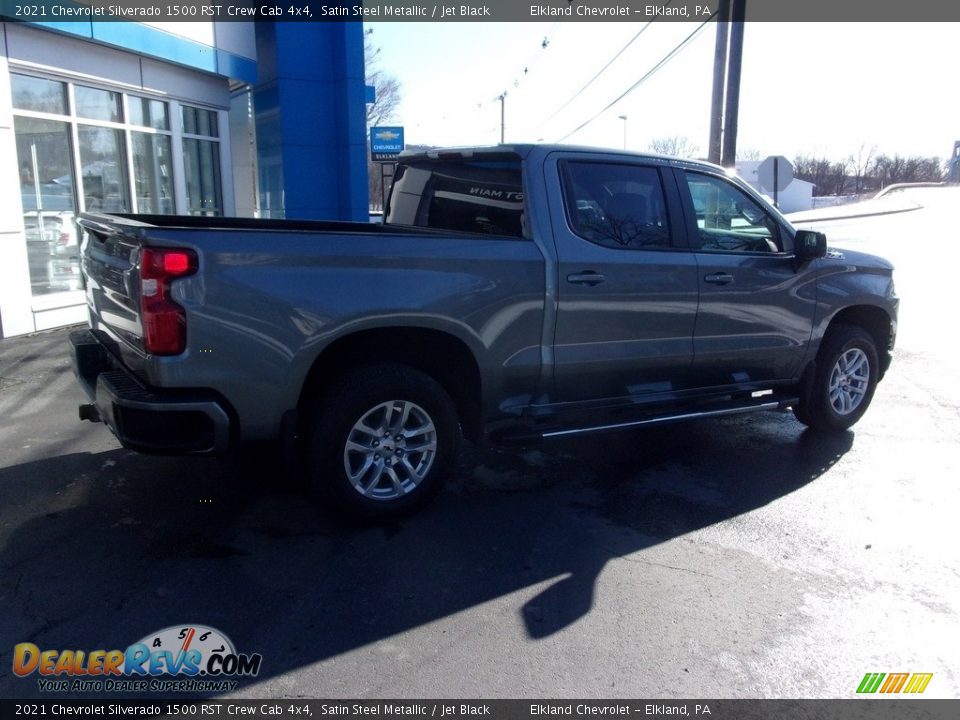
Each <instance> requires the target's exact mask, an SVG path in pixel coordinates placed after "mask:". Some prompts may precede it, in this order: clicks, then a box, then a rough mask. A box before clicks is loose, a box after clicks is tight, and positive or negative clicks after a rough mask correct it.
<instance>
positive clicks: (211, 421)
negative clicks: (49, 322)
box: [70, 330, 231, 455]
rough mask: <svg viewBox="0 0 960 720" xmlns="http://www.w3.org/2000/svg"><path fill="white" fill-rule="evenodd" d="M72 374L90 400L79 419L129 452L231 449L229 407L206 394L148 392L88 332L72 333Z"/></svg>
mask: <svg viewBox="0 0 960 720" xmlns="http://www.w3.org/2000/svg"><path fill="white" fill-rule="evenodd" d="M70 344H71V346H72V348H73V352H72V361H73V371H74V373H75V374H76V376H77V380H78V381H79V382H80V386H81V387H82V388H83V390H84V392H85V393H86V394H87V396H88V397H89V398H90V400H91V405H81V407H80V418H81V419H87V420H97V419H100V420H102V421H103V422H104V423H105V424H106V425H107V427H109V428H110V430H111V432H113V434H114V435H116V436H117V439H118V440H119V441H120V443H121V444H122V445H123V446H124V447H127V448H130V449H131V450H136V451H138V452H143V453H153V454H159V455H219V454H221V453H224V452H226V451H227V450H228V449H229V447H230V437H231V419H230V414H229V413H228V412H227V408H226V406H225V403H223V402H222V401H221V400H219V399H218V398H217V397H216V396H215V395H214V393H211V392H209V391H203V390H180V389H177V390H161V389H157V388H147V387H145V386H144V385H143V384H142V383H141V382H140V381H139V380H138V379H137V378H136V377H135V376H134V375H133V374H132V373H131V372H130V371H129V370H127V369H126V368H124V367H123V366H122V365H121V364H120V363H119V362H118V361H117V360H116V359H115V357H114V355H113V354H111V353H110V351H109V350H107V348H106V347H105V346H104V344H103V343H101V342H100V340H98V339H97V336H96V335H94V334H93V333H92V332H91V331H90V330H75V331H74V332H72V333H70Z"/></svg>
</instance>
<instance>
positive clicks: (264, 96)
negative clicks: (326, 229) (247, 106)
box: [253, 22, 368, 221]
mask: <svg viewBox="0 0 960 720" xmlns="http://www.w3.org/2000/svg"><path fill="white" fill-rule="evenodd" d="M256 31H257V66H258V71H259V80H258V82H257V84H256V85H255V86H254V95H253V103H254V113H255V116H256V127H257V159H258V165H259V175H260V209H261V212H262V214H263V216H264V217H286V218H289V219H308V218H309V219H324V220H361V221H365V220H366V219H367V211H368V197H367V142H366V102H365V101H366V85H365V82H364V65H363V24H362V23H352V22H318V23H309V22H291V23H284V22H276V23H275V22H258V23H257V24H256Z"/></svg>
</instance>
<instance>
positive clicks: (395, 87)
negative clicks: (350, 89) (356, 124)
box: [363, 29, 401, 210]
mask: <svg viewBox="0 0 960 720" xmlns="http://www.w3.org/2000/svg"><path fill="white" fill-rule="evenodd" d="M372 34H373V30H372V29H370V30H367V32H366V35H365V36H364V39H363V56H364V63H365V66H366V81H367V85H372V86H373V88H374V101H373V102H372V103H367V135H368V137H369V133H370V128H372V127H377V126H378V125H383V124H386V123H390V122H394V121H395V120H396V117H397V110H398V109H399V107H400V100H401V96H400V81H399V80H398V79H397V78H396V77H395V76H394V75H391V74H390V73H388V72H386V71H385V70H384V69H383V68H382V67H381V66H380V48H378V47H376V46H375V45H374V43H373V38H372ZM388 175H389V173H388ZM367 189H368V191H369V193H370V207H371V209H375V210H381V209H383V199H384V184H383V168H382V167H381V164H380V163H376V162H373V159H372V158H371V159H368V161H367Z"/></svg>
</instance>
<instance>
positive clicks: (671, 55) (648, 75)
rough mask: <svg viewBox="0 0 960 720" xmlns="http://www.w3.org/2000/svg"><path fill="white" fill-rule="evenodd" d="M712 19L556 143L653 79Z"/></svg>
mask: <svg viewBox="0 0 960 720" xmlns="http://www.w3.org/2000/svg"><path fill="white" fill-rule="evenodd" d="M712 19H713V16H712V15H711V16H710V17H708V18H707V19H706V20H704V21H703V22H702V23H700V25H699V26H698V27H697V29H696V30H694V31H693V32H692V33H690V34H689V35H687V37H686V38H684V40H683V42H681V43H680V44H679V45H677V46H676V47H675V48H674V49H673V50H671V51H670V52H668V53H667V54H666V55H664V57H663V58H662V59H661V60H660V62H658V63H657V64H656V65H654V66H653V67H652V68H650V70H648V71H647V73H646V75H644V76H643V77H642V78H640V79H639V80H637V81H636V82H635V83H634V84H633V85H631V86H630V87H629V88H627V89H626V90H624V91H623V93H621V94H620V96H619V97H617V98H616V99H615V100H613V101H611V102H610V103H609V104H608V105H607V106H606V107H605V108H603V109H602V110H600V111H599V112H597V113H596V114H595V115H593V116H591V117H590V119H588V120H586V121H584V122H583V123H581V124H580V125H578V126H577V127H576V128H574V129H573V130H571V131H570V132H568V133H567V134H566V135H564V136H563V137H562V138H560V139H559V140H557V142H558V143H559V142H563V141H564V140H566V139H567V138H568V137H570V136H571V135H574V134H576V133H578V132H580V131H581V130H583V129H584V128H585V127H586V126H587V125H589V124H590V123H592V122H593V121H594V120H596V119H597V118H598V117H600V116H601V115H603V113H605V112H606V111H607V110H609V109H610V108H612V107H613V106H614V105H616V104H617V103H618V102H620V101H621V100H623V99H624V98H625V97H626V96H627V95H629V94H630V93H632V92H633V91H634V90H636V89H637V88H638V87H640V85H641V84H643V83H644V82H646V81H647V80H649V79H650V78H651V77H653V75H654V74H656V73H657V71H658V70H660V68H662V67H663V66H664V65H666V64H667V63H668V62H670V61H671V60H672V59H673V58H674V57H675V56H676V55H677V54H678V53H680V51H681V50H683V49H684V48H685V47H686V46H687V45H689V44H690V43H691V42H692V41H693V39H694V37H696V36H697V34H698V33H699V32H700V31H701V30H703V28H704V27H706V25H707V23H708V22H710V21H711V20H712Z"/></svg>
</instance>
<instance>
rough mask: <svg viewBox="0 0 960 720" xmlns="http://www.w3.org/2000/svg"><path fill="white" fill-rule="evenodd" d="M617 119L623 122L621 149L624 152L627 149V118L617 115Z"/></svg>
mask: <svg viewBox="0 0 960 720" xmlns="http://www.w3.org/2000/svg"><path fill="white" fill-rule="evenodd" d="M618 117H619V118H620V119H621V120H623V149H624V150H626V149H627V116H626V115H619V116H618Z"/></svg>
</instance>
